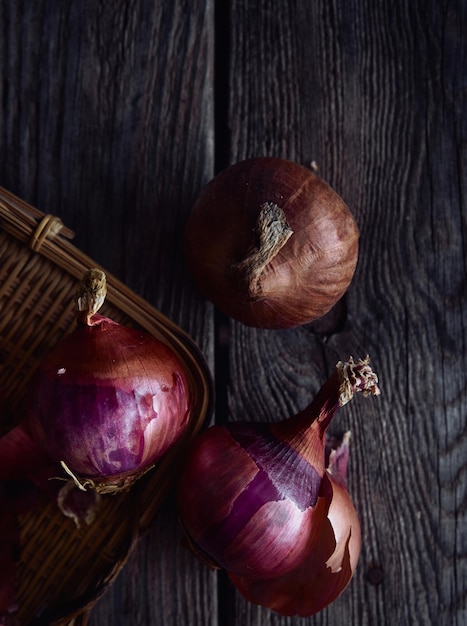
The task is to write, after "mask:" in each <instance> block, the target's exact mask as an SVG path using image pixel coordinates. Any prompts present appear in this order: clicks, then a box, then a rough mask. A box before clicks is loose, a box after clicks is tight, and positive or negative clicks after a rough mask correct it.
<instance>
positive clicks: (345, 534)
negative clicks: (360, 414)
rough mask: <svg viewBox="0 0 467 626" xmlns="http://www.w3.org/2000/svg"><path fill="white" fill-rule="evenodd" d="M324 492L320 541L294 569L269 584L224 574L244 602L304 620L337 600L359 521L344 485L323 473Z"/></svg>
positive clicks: (354, 557) (356, 552)
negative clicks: (325, 501) (325, 500)
mask: <svg viewBox="0 0 467 626" xmlns="http://www.w3.org/2000/svg"><path fill="white" fill-rule="evenodd" d="M344 445H345V444H344ZM329 491H330V492H331V493H330V495H328V496H327V497H328V500H329V501H330V504H329V510H328V511H327V515H326V520H325V522H324V523H323V524H322V526H321V528H320V535H319V538H318V540H317V541H316V542H315V543H314V546H313V547H312V549H311V550H309V552H308V556H307V557H306V558H305V559H304V560H303V561H302V562H301V564H300V565H299V566H298V567H297V568H295V569H293V570H291V571H289V572H287V573H286V574H284V575H283V576H278V577H276V578H274V579H273V580H271V579H269V578H268V579H262V580H261V579H253V578H247V577H241V576H237V575H235V574H233V573H229V577H230V579H231V580H232V582H233V583H234V585H235V586H236V587H237V589H238V590H239V591H240V593H241V594H242V595H243V596H244V597H245V598H246V599H247V600H248V601H250V602H252V603H254V604H258V605H260V606H263V607H266V608H268V609H271V610H273V611H276V612H277V613H280V614H281V615H284V616H298V617H309V616H311V615H314V614H315V613H318V612H319V611H321V610H322V609H324V608H325V607H326V606H328V605H329V604H330V603H331V602H333V601H334V600H336V599H337V598H338V597H339V596H340V595H341V593H342V592H343V591H344V589H346V587H347V586H348V585H349V583H350V581H351V579H352V576H353V574H354V572H355V570H356V567H357V564H358V559H359V556H360V550H361V528H360V522H359V519H358V515H357V512H356V510H355V507H354V505H353V502H352V500H351V498H350V496H349V493H348V491H347V489H346V487H345V481H343V480H342V479H341V478H340V477H338V476H336V475H333V473H332V471H329V470H328V471H327V472H326V474H325V476H324V478H323V485H322V493H321V495H322V496H323V497H324V494H325V492H328V493H329Z"/></svg>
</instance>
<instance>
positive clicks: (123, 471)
mask: <svg viewBox="0 0 467 626" xmlns="http://www.w3.org/2000/svg"><path fill="white" fill-rule="evenodd" d="M105 293H106V279H105V274H104V273H103V272H101V271H100V270H95V269H94V270H90V271H89V272H88V273H87V274H86V275H85V277H84V279H83V283H82V286H81V288H80V292H79V294H78V298H77V301H78V309H79V315H78V324H77V327H76V328H75V330H74V331H73V332H72V333H70V335H68V336H67V337H65V339H63V340H62V341H61V342H60V344H59V345H58V346H57V347H56V348H55V349H54V350H53V351H52V352H51V353H50V354H49V355H48V356H47V357H46V358H45V359H44V361H43V362H42V363H41V365H40V367H39V368H38V372H37V376H36V379H35V383H34V386H33V389H32V392H31V394H30V398H29V415H28V419H29V428H30V430H31V433H32V434H33V435H34V437H35V438H36V439H37V440H38V441H39V442H40V444H41V445H42V446H43V448H44V449H45V450H46V451H47V453H48V454H49V455H50V457H51V458H52V459H54V460H57V461H60V462H62V464H63V466H64V467H65V469H67V471H68V472H69V473H70V474H71V475H72V476H73V477H74V478H75V479H76V481H77V483H78V484H79V485H80V486H81V487H82V488H87V487H90V488H93V489H96V490H97V491H99V492H102V493H106V492H114V491H118V490H120V489H124V488H127V487H128V486H129V485H131V484H132V483H133V482H134V480H136V479H137V478H138V477H139V476H141V475H142V474H143V473H145V472H146V471H147V470H148V469H149V468H150V467H152V466H153V464H154V463H155V462H156V461H157V460H158V459H160V458H161V456H162V455H163V454H164V453H165V452H166V451H167V450H168V449H169V448H170V447H171V446H172V445H173V444H174V443H175V442H176V441H177V440H178V439H179V437H180V436H181V435H182V434H183V432H184V430H185V428H186V426H187V424H188V420H189V415H190V408H191V400H190V393H189V387H188V381H187V378H186V375H185V373H184V368H183V364H182V363H181V361H180V359H179V358H178V357H177V356H176V355H175V353H174V352H173V351H172V350H171V349H170V348H169V347H168V346H167V345H165V344H163V343H162V342H161V341H158V340H157V339H156V338H155V337H153V336H152V335H149V334H148V333H146V332H144V331H141V330H137V329H134V328H129V327H127V326H123V325H121V324H117V323H116V322H114V321H112V320H110V319H108V318H106V317H103V316H101V315H99V314H98V313H97V310H98V309H99V308H100V306H101V305H102V303H103V301H104V298H105Z"/></svg>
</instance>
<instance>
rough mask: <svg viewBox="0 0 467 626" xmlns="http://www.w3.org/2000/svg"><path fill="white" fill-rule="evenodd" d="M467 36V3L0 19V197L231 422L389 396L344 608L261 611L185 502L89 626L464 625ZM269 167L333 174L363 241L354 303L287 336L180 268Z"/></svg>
mask: <svg viewBox="0 0 467 626" xmlns="http://www.w3.org/2000/svg"><path fill="white" fill-rule="evenodd" d="M214 4H215V6H214ZM466 32H467V5H466V3H465V2H464V1H463V0H451V1H448V0H441V1H435V0H411V1H410V2H406V1H405V0H394V1H393V2H391V3H387V2H386V1H384V0H346V1H345V2H344V1H343V0H314V1H313V2H310V1H309V0H288V1H287V2H284V1H282V0H268V1H267V2H266V1H265V0H258V1H256V2H251V1H250V0H230V2H223V1H221V0H219V1H218V2H216V3H214V0H208V1H207V2H203V1H201V0H193V1H190V2H188V0H176V1H175V2H165V1H161V2H147V1H146V0H100V1H99V2H95V1H93V0H63V1H61V2H50V1H48V0H34V2H31V1H28V0H0V72H1V78H2V80H1V82H0V105H1V107H2V109H1V111H2V114H1V115H0V148H1V153H2V158H1V159H0V184H1V185H2V186H4V187H7V188H8V189H10V190H11V191H12V192H14V193H16V194H17V195H19V196H20V197H22V198H24V199H25V200H26V201H28V202H30V203H32V204H34V205H36V206H38V207H39V208H40V209H41V210H43V211H45V212H49V213H52V214H55V215H59V216H61V217H62V219H63V220H64V222H65V223H66V225H67V226H69V227H71V228H73V229H74V230H75V231H76V240H75V242H76V245H78V246H79V247H80V248H81V249H82V250H83V251H85V252H86V253H88V254H89V255H90V256H91V257H93V258H94V259H95V260H96V261H98V262H99V263H101V264H102V266H103V267H105V268H108V270H109V271H111V272H112V273H113V274H115V275H116V276H118V277H119V278H120V279H122V280H123V281H124V282H126V283H127V284H128V286H129V287H131V288H133V289H134V290H135V291H137V292H138V293H139V294H141V295H142V296H143V297H145V298H146V299H147V300H149V301H150V302H151V303H152V304H153V305H155V306H156V307H157V308H159V309H160V310H161V311H162V312H163V313H165V314H166V315H168V316H169V317H170V318H171V319H173V320H174V321H175V322H176V323H178V324H180V325H181V326H182V327H183V328H184V329H185V330H186V331H188V332H189V333H190V334H191V335H192V336H193V337H194V339H195V340H196V341H197V342H198V343H199V345H200V347H201V349H202V350H203V352H204V353H205V355H206V357H207V359H208V362H209V363H210V365H211V367H212V369H213V370H215V373H216V381H217V389H216V391H217V407H218V412H217V415H216V419H217V420H218V421H219V422H222V421H225V420H239V419H244V418H247V419H252V420H253V419H257V420H262V421H266V420H268V421H272V420H276V419H280V418H281V417H285V416H286V415H288V414H290V413H291V412H295V411H297V410H299V409H301V408H303V407H304V406H305V405H306V404H307V403H308V402H309V401H310V400H311V399H312V398H313V396H314V394H315V393H316V391H317V390H318V388H319V387H320V385H321V384H322V383H323V382H324V381H325V379H326V378H327V376H328V375H329V374H330V373H331V371H332V370H333V367H334V365H335V363H336V361H337V360H339V359H341V358H345V357H347V356H348V355H349V354H352V355H354V356H364V355H365V354H367V353H369V354H370V356H371V358H372V363H373V365H374V368H375V370H376V371H377V373H378V374H379V377H380V381H381V388H382V396H381V397H380V398H377V399H376V398H370V399H363V398H360V397H358V398H356V399H355V400H354V401H353V402H352V403H351V404H350V405H349V406H347V407H345V409H343V410H342V411H341V412H340V413H339V414H338V416H337V417H336V419H335V423H334V425H333V428H334V429H335V430H336V431H338V430H342V429H347V428H350V429H351V431H352V435H353V437H352V447H351V464H350V476H349V484H350V491H351V494H352V495H353V498H354V501H355V504H356V508H357V510H358V512H359V514H360V517H361V521H362V531H363V551H362V556H361V559H360V564H359V568H358V570H357V573H356V576H355V578H354V580H353V581H352V583H351V585H350V587H349V588H348V589H347V590H346V591H345V592H344V594H343V595H342V596H341V598H339V599H338V600H337V601H336V602H335V603H334V604H332V605H331V606H330V607H329V608H327V609H325V610H324V611H323V612H322V613H320V614H319V615H317V616H315V617H311V618H307V619H295V618H282V617H280V616H278V615H276V614H274V613H271V612H269V611H266V610H263V609H260V608H258V607H255V606H253V605H251V604H247V603H246V602H245V601H244V600H243V599H242V598H241V597H240V595H239V594H238V593H237V592H236V591H235V590H234V589H233V587H232V586H231V584H230V583H229V582H228V581H227V580H226V578H225V576H223V575H222V574H221V575H216V574H213V573H212V572H210V571H208V570H206V569H204V568H203V567H201V566H200V565H199V564H198V563H197V561H196V560H195V559H194V558H193V557H192V556H191V555H190V554H189V553H188V552H187V551H186V550H185V548H184V547H183V545H182V537H181V531H180V528H179V526H178V524H177V519H176V512H175V505H174V502H173V500H169V501H168V502H167V503H166V505H165V506H164V507H163V508H162V510H161V512H160V515H159V517H158V520H157V522H156V524H155V525H154V527H153V528H151V529H150V531H149V532H148V534H147V535H146V536H145V537H144V538H143V539H142V541H141V542H140V544H139V545H138V547H137V549H136V551H135V553H134V554H133V555H132V557H131V558H130V560H129V562H128V564H127V566H126V567H125V569H124V570H123V572H122V573H121V574H120V576H119V578H118V579H117V581H116V582H115V584H114V585H113V587H112V588H111V589H110V590H109V592H108V593H107V594H106V595H105V596H104V598H103V599H102V600H101V601H100V602H99V603H98V605H97V606H96V607H95V609H94V610H93V612H92V615H91V620H90V626H119V625H120V624H125V625H129V626H149V625H151V626H152V625H153V624H162V625H163V626H172V625H174V626H175V625H177V626H178V625H179V624H183V625H184V626H200V625H203V626H205V625H211V626H216V625H217V624H219V626H260V625H261V626H305V625H306V626H308V625H309V626H311V625H314V626H325V625H326V626H337V625H338V624H339V625H341V624H348V625H350V626H374V625H378V626H386V625H388V626H389V625H391V626H393V625H394V624H397V625H398V626H413V625H417V626H418V625H423V626H425V625H426V626H428V625H430V626H431V625H432V624H433V625H434V624H436V626H464V625H465V623H466V622H467V530H466V529H467V519H466V517H467V512H466V511H467V507H466V502H467V499H466V498H467V464H466V460H467V447H466V446H467V444H466V442H467V430H466V406H467V387H466V377H465V371H466V358H467V356H466V355H467V347H466V346H467V341H466V336H467V329H466V327H467V302H466V300H467V288H466V275H467V272H466V270H467V267H466V265H467V261H466V259H467V251H466V243H465V241H466V237H465V233H466V232H467V231H466V227H467V201H466V197H467V82H466V80H467V79H466V72H465V67H466V64H467V42H466V39H465V33H466ZM214 69H216V72H214ZM262 155H273V156H282V157H287V158H290V159H293V160H296V161H298V162H300V163H302V164H304V165H308V164H310V163H311V162H312V161H316V163H317V164H318V167H319V172H320V174H321V175H322V176H323V178H325V179H326V180H327V181H328V182H329V183H330V184H331V185H332V186H333V187H334V188H335V189H336V190H337V191H338V192H339V193H340V194H341V195H342V197H343V198H344V199H345V201H346V202H347V204H348V205H349V207H350V209H351V210H352V212H353V213H354V215H355V217H356V219H357V222H358V224H359V227H360V231H361V247H360V261H359V265H358V268H357V273H356V275H355V279H354V281H353V283H352V285H351V288H350V289H349V291H348V293H347V294H346V296H345V297H344V299H343V301H342V302H341V303H339V305H338V306H337V307H336V309H335V310H334V311H333V312H331V313H330V314H329V315H328V316H327V317H326V319H324V320H322V321H320V322H319V323H315V324H312V325H308V326H304V327H302V328H299V329H295V330H290V331H261V330H255V329H249V328H246V327H243V326H241V325H240V324H237V323H233V322H229V321H228V320H226V319H225V318H224V317H222V316H220V315H218V314H216V317H215V314H214V311H213V309H212V306H211V305H209V303H206V302H205V301H204V300H203V298H202V297H201V296H200V294H199V293H198V292H197V290H196V289H195V287H194V286H193V284H192V281H191V279H190V277H189V272H188V268H187V267H186V265H185V262H184V260H183V257H182V254H181V238H182V232H183V227H184V224H185V222H186V218H187V215H188V212H189V210H190V207H191V205H192V202H193V200H194V198H195V197H196V195H197V193H198V192H199V191H200V189H201V187H202V186H203V184H204V183H205V182H207V180H208V179H209V178H210V177H211V176H212V175H213V174H214V169H215V168H216V169H219V168H221V167H224V166H226V165H227V164H228V163H231V162H235V161H238V160H240V159H243V158H246V157H249V156H262Z"/></svg>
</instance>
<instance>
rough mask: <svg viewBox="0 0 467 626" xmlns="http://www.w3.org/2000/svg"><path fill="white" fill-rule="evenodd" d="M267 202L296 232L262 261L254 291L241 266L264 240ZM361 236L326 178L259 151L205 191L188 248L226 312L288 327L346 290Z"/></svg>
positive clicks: (193, 265)
mask: <svg viewBox="0 0 467 626" xmlns="http://www.w3.org/2000/svg"><path fill="white" fill-rule="evenodd" d="M267 203H269V204H275V205H277V206H278V207H279V208H280V209H281V210H282V211H283V214H284V216H285V218H286V223H287V224H288V227H290V229H291V231H292V232H291V234H290V235H288V236H287V237H285V238H284V242H283V243H282V244H281V245H279V246H278V249H277V250H275V251H274V253H273V257H272V258H270V259H269V260H268V261H267V263H266V264H265V265H264V266H263V265H261V263H260V265H261V267H259V269H258V276H256V279H255V281H254V287H253V288H252V289H253V292H252V291H251V289H249V285H250V279H249V278H248V279H247V281H246V282H245V281H244V280H242V279H241V275H240V274H239V272H238V268H239V267H242V268H244V266H245V262H246V260H248V259H250V258H251V254H252V250H254V249H255V246H258V245H259V244H258V241H257V237H258V235H257V234H255V230H256V228H257V220H258V217H259V215H260V212H261V210H262V207H263V206H264V205H265V204H267ZM358 239H359V231H358V227H357V225H356V222H355V220H354V218H353V216H352V214H351V213H350V211H349V209H348V207H347V206H346V204H345V203H344V201H343V200H342V199H341V198H340V196H339V195H338V194H337V193H336V192H335V191H334V190H333V189H332V188H331V187H330V186H329V185H328V184H327V183H326V182H325V181H323V180H322V179H321V178H320V177H319V176H317V175H316V174H315V173H314V172H312V171H311V170H309V169H307V168H305V167H302V166H301V165H298V164H297V163H294V162H292V161H288V160H285V159H279V158H273V157H260V158H253V159H247V160H245V161H240V162H239V163H236V164H234V165H231V166H230V167H228V168H227V169H226V170H224V171H223V172H221V173H220V174H218V175H217V176H216V177H215V178H214V179H212V180H211V181H210V182H209V183H208V185H207V186H206V187H205V189H204V190H203V191H202V192H201V194H200V196H199V197H198V199H197V201H196V203H195V205H194V206H193V209H192V212H191V215H190V217H189V220H188V223H187V226H186V230H185V254H186V258H187V260H188V264H189V267H190V270H191V273H192V275H193V278H194V281H195V283H196V284H197V286H198V288H199V289H200V291H201V292H202V293H203V294H204V296H205V297H206V298H207V299H209V300H210V301H212V302H213V303H214V304H215V305H216V306H217V307H218V308H219V309H220V310H221V311H223V312H224V313H225V314H227V315H229V316H230V317H232V318H234V319H236V320H239V321H240V322H242V323H243V324H245V325H248V326H256V327H261V328H271V329H273V328H276V329H277V328H290V327H294V326H299V325H302V324H306V323H308V322H311V321H313V320H316V319H318V318H320V317H322V316H323V315H324V314H325V313H327V312H328V311H329V310H330V309H331V308H332V307H333V306H334V304H336V302H337V301H338V300H339V299H340V298H341V297H342V295H343V294H344V293H345V291H346V290H347V288H348V286H349V285H350V282H351V280H352V278H353V275H354V272H355V268H356V264H357V259H358ZM281 246H282V247H281ZM248 263H249V261H247V263H246V264H247V265H248Z"/></svg>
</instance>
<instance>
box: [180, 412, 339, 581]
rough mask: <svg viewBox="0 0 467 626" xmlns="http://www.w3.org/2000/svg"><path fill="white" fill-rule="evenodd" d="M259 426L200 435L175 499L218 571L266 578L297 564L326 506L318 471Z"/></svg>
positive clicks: (238, 426) (313, 538) (187, 525)
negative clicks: (319, 494) (177, 499)
mask: <svg viewBox="0 0 467 626" xmlns="http://www.w3.org/2000/svg"><path fill="white" fill-rule="evenodd" d="M263 427H264V428H261V429H260V427H259V425H258V424H256V425H255V426H254V428H252V427H251V425H250V424H248V423H236V424H230V425H229V426H228V427H227V426H213V427H211V428H209V429H208V430H206V431H205V432H204V433H202V434H201V435H199V436H198V437H197V439H196V440H195V442H194V444H193V446H192V448H191V450H190V455H189V459H188V462H187V465H186V467H185V468H184V473H183V477H182V480H181V482H180V484H179V491H178V495H179V511H180V517H181V519H182V520H183V523H184V525H185V530H186V532H187V533H188V534H189V536H190V538H191V540H192V541H194V542H195V543H196V545H197V546H199V548H200V549H201V550H202V551H203V552H205V553H206V554H207V555H208V556H209V557H210V558H211V559H212V560H213V562H214V563H216V564H217V566H219V567H223V568H225V569H227V570H229V571H230V572H235V573H237V574H238V575H248V576H262V577H267V578H271V577H274V576H278V575H280V574H281V573H283V572H286V571H288V570H290V569H291V568H293V567H294V566H295V565H296V564H297V563H298V562H300V560H302V558H303V554H304V552H306V550H308V549H310V546H312V545H313V544H314V542H315V541H316V540H317V539H318V535H317V530H318V529H319V527H320V521H321V520H323V519H324V518H325V516H326V512H327V508H328V506H329V502H327V501H326V500H325V499H324V498H321V499H318V492H319V490H320V485H321V476H320V475H319V474H318V472H317V471H316V469H315V468H314V467H313V466H311V465H310V464H309V463H307V462H306V461H305V460H304V459H303V457H302V456H300V455H299V454H298V453H297V451H295V450H294V449H293V448H291V447H289V446H287V445H286V444H285V443H284V442H283V441H280V440H278V439H277V438H276V437H275V436H274V434H273V433H272V432H271V431H270V429H269V426H268V425H263ZM213 444H214V445H215V446H216V448H217V449H218V451H219V453H218V454H216V455H211V454H210V451H211V449H212V445H213ZM204 451H205V453H204ZM213 477H215V479H214V478H213ZM214 503H215V506H214ZM192 520H195V523H194V524H192Z"/></svg>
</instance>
